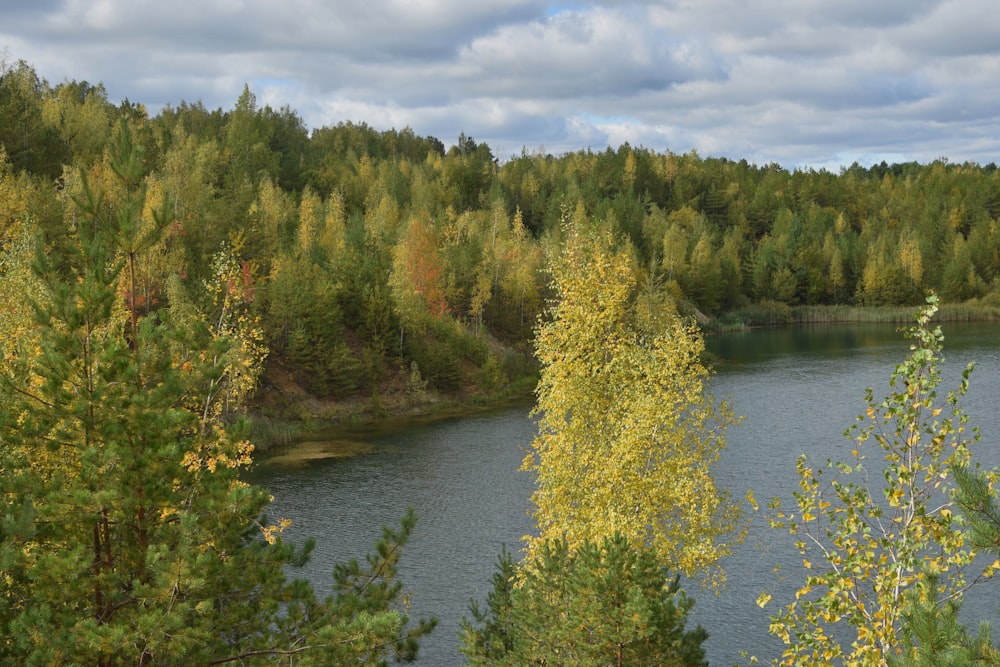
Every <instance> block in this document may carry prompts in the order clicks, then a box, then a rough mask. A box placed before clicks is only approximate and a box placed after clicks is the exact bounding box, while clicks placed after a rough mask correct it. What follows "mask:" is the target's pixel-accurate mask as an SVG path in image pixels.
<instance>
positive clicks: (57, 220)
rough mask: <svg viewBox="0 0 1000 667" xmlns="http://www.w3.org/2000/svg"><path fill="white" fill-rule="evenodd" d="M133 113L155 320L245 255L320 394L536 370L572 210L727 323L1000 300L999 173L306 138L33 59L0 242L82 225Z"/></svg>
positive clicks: (263, 302) (691, 306) (275, 349)
mask: <svg viewBox="0 0 1000 667" xmlns="http://www.w3.org/2000/svg"><path fill="white" fill-rule="evenodd" d="M122 117H123V118H125V119H126V120H127V122H128V123H129V125H130V127H131V130H132V134H133V136H134V138H135V142H136V143H137V144H138V145H141V146H142V147H143V148H144V154H143V174H144V179H145V182H146V184H147V187H148V191H149V199H150V210H152V209H154V208H157V207H161V208H163V210H164V211H165V212H166V214H167V215H168V216H169V218H170V220H169V230H168V233H166V234H164V235H163V237H162V238H161V239H160V240H159V242H158V243H157V244H156V245H155V246H152V247H149V248H145V249H143V251H142V252H143V253H144V254H145V255H146V256H147V261H144V262H142V263H141V266H142V274H141V275H138V276H136V281H137V291H138V293H137V294H136V295H134V297H135V299H136V303H139V304H140V305H141V306H142V307H143V308H144V309H146V311H147V312H152V311H153V310H155V309H156V308H157V307H159V306H160V305H163V304H166V303H168V302H169V294H168V292H169V289H168V285H169V283H170V276H171V275H179V276H181V277H182V278H183V280H184V281H185V282H186V284H188V285H202V284H204V282H205V281H206V280H207V279H209V278H210V274H211V272H212V270H213V269H212V267H213V258H214V257H216V255H217V254H218V253H220V252H223V251H225V252H230V253H232V254H233V255H234V256H235V257H236V258H237V260H238V262H239V263H240V266H241V267H242V268H241V271H242V278H241V280H243V281H245V282H246V285H247V289H248V290H252V292H253V295H254V298H253V309H254V312H255V314H256V315H257V316H259V317H260V318H261V320H262V329H263V336H264V340H263V341H262V344H263V345H264V347H266V349H268V350H269V352H270V356H269V357H268V359H269V362H268V365H269V370H272V371H273V370H274V369H275V368H278V367H281V368H283V369H287V370H289V371H291V372H292V374H294V375H295V376H297V377H298V379H299V381H300V382H301V383H302V384H304V385H305V386H306V388H307V389H308V390H309V391H310V392H311V393H313V394H315V395H320V396H329V397H335V398H336V397H344V396H350V395H365V396H372V395H376V394H377V393H378V392H379V391H380V388H381V389H384V388H385V387H386V386H389V385H393V384H395V385H396V386H397V387H398V386H402V385H405V387H406V388H408V389H409V390H411V391H412V392H417V393H419V391H421V390H422V389H423V388H427V387H429V388H431V389H434V390H439V391H444V392H455V391H458V390H460V389H461V390H469V391H471V392H472V393H473V394H495V393H496V392H498V391H503V390H504V388H505V387H507V386H508V385H509V383H510V382H511V381H512V380H514V379H516V378H518V377H519V376H523V375H525V374H526V373H527V372H528V371H529V370H530V368H529V366H530V364H528V363H527V360H528V357H529V356H530V345H529V343H528V341H529V340H530V338H531V337H532V335H533V331H534V327H535V324H536V322H537V319H538V316H539V314H540V313H541V312H542V309H543V306H544V303H545V301H546V298H547V297H548V296H549V294H548V293H547V291H546V283H547V277H546V276H545V274H544V271H543V263H544V257H545V256H546V253H549V254H551V252H552V251H553V249H554V248H556V247H558V246H559V244H560V235H561V231H560V220H561V219H562V218H563V217H565V216H566V215H567V214H569V215H573V216H575V217H577V218H586V219H590V220H593V221H596V222H595V224H598V225H600V226H602V227H604V228H605V229H606V231H608V232H609V233H610V235H611V237H613V238H616V239H618V243H620V244H621V245H622V246H623V247H625V248H627V249H628V252H629V253H630V254H631V256H632V258H633V264H634V272H635V274H636V277H637V280H638V281H639V283H640V284H642V285H644V289H646V290H647V291H648V292H657V293H660V294H661V295H663V297H664V298H668V299H670V300H671V301H673V302H675V303H677V304H678V307H679V309H680V310H681V312H683V313H686V314H688V315H698V316H699V317H701V316H702V315H704V316H705V317H710V318H715V320H716V321H717V322H723V323H725V322H727V321H728V322H730V323H737V322H744V323H754V322H761V321H764V318H771V319H774V318H778V319H780V318H782V317H787V314H788V308H790V307H795V306H799V305H811V304H859V305H867V306H891V305H916V304H919V303H920V302H921V300H922V298H923V296H924V295H925V294H926V293H927V292H928V291H929V290H934V291H936V292H937V293H938V294H939V295H940V296H941V298H942V300H943V301H944V302H945V303H958V302H967V301H970V300H976V301H978V302H979V303H981V304H988V305H991V306H1000V289H998V288H1000V282H998V275H1000V222H998V220H1000V174H998V173H997V170H996V166H995V165H993V164H989V165H986V166H979V165H975V164H949V163H948V162H947V160H944V159H942V160H939V161H936V162H934V163H932V164H926V165H924V164H917V163H906V164H893V165H887V164H884V163H883V164H881V165H876V166H873V167H871V168H864V167H861V166H859V165H857V164H855V165H852V166H851V167H849V168H846V169H843V170H842V171H841V172H840V173H839V174H833V173H830V172H828V171H818V172H817V171H787V170H785V169H782V168H781V167H780V166H779V165H776V164H768V165H762V166H759V165H753V164H748V163H747V162H746V161H739V162H735V161H732V160H729V159H726V158H702V157H700V156H699V155H697V154H696V153H694V152H692V153H689V154H684V155H677V154H674V153H670V152H662V153H660V152H655V151H653V150H649V149H645V148H636V147H632V146H629V145H627V144H626V145H623V146H620V147H618V148H617V149H611V148H608V149H607V150H604V151H600V152H595V151H592V150H590V149H587V150H581V151H578V152H575V153H570V154H567V155H562V156H558V157H557V156H552V155H546V154H541V153H529V152H527V151H524V152H522V153H521V154H520V155H518V156H515V157H512V158H511V159H509V160H507V161H504V162H501V161H498V159H497V156H495V155H494V154H493V152H492V151H491V149H490V147H489V146H487V145H486V144H483V143H477V142H476V141H475V140H474V139H473V138H472V137H469V136H466V135H465V134H464V133H463V134H460V136H459V139H458V142H457V144H456V145H455V146H452V147H451V148H448V149H447V150H446V149H445V145H444V144H443V143H442V142H441V141H440V140H438V139H437V138H434V137H421V136H417V135H416V134H415V133H414V132H413V131H412V130H410V129H409V128H406V129H402V130H395V129H393V130H388V131H379V130H376V129H374V128H372V127H370V126H368V125H367V124H365V123H364V122H360V123H353V122H342V123H339V124H337V125H336V126H329V127H322V128H317V129H315V130H312V131H309V130H308V129H307V128H306V126H305V124H304V123H303V121H302V119H301V118H300V117H299V116H298V115H297V114H296V112H295V111H294V110H292V109H290V108H287V107H284V108H281V109H277V110H276V109H272V108H271V107H269V106H264V107H263V108H261V107H259V106H258V105H257V102H256V100H255V97H254V95H253V93H252V92H251V91H250V90H249V88H245V89H244V92H243V94H242V95H241V96H240V98H239V99H238V100H237V101H236V104H235V106H234V107H233V108H232V109H230V110H222V109H216V110H209V109H206V108H205V107H204V106H203V105H202V104H201V103H187V102H181V103H180V104H179V105H178V106H176V107H167V108H165V109H163V110H162V111H161V112H160V113H159V114H158V115H156V116H154V117H150V116H149V115H148V114H147V113H146V111H145V109H144V107H143V106H142V105H141V104H138V103H134V102H130V101H128V100H125V101H124V102H122V103H121V104H119V105H117V106H116V105H114V104H112V103H111V102H109V100H108V99H107V93H106V91H105V90H104V88H103V86H102V85H100V84H97V85H93V84H90V83H88V82H86V81H80V82H78V81H67V82H64V83H61V84H58V85H55V86H52V85H50V84H49V83H48V82H47V81H45V80H44V79H42V78H40V77H39V76H38V74H37V73H36V71H35V70H34V68H33V67H32V66H31V65H29V64H27V63H25V62H23V61H21V62H17V63H6V64H4V65H3V67H2V71H0V144H2V146H3V147H4V151H5V160H4V161H5V163H6V165H7V166H6V167H5V170H4V173H3V179H4V181H5V186H4V190H3V191H4V193H5V194H4V197H5V200H4V202H3V207H2V209H0V216H2V218H0V244H2V246H3V248H4V249H7V248H9V247H10V246H11V244H13V243H15V242H16V240H17V239H18V238H19V237H20V236H21V235H24V234H29V235H30V234H34V233H35V232H36V231H37V232H40V233H41V234H43V235H44V237H45V238H46V239H47V242H49V243H55V242H57V241H58V239H59V238H60V237H62V236H63V235H65V233H66V226H67V224H68V223H69V222H70V220H69V217H70V216H71V213H70V208H71V207H70V201H71V199H72V197H73V196H74V195H75V193H78V190H79V187H80V182H81V174H85V175H86V176H87V177H89V178H90V179H91V181H93V182H95V183H100V182H101V180H102V179H105V180H107V178H108V174H109V173H110V170H109V157H108V147H109V146H110V144H111V142H112V140H113V136H114V127H115V125H116V123H117V122H118V119H119V118H122ZM146 216H147V217H148V216H149V213H148V212H147V213H146ZM195 291H197V290H195ZM193 298H198V297H197V295H195V296H194V297H193ZM702 321H703V322H704V321H706V320H705V319H704V318H703V319H702Z"/></svg>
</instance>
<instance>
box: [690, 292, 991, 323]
mask: <svg viewBox="0 0 1000 667" xmlns="http://www.w3.org/2000/svg"><path fill="white" fill-rule="evenodd" d="M998 297H1000V295H998ZM918 308H919V306H916V305H914V306H852V305H833V306H815V305H813V306H789V305H788V304H785V303H779V302H775V301H764V302H761V303H758V304H753V305H750V306H745V307H743V308H740V309H738V310H735V311H732V312H729V313H725V314H723V315H720V316H719V317H718V318H716V319H713V320H712V321H711V323H710V324H709V325H708V327H707V328H708V329H709V330H713V331H727V330H733V329H742V328H746V327H761V326H778V325H782V324H833V323H837V322H874V323H882V322H884V323H886V324H907V323H910V322H912V321H913V318H914V316H915V315H916V312H917V309H918ZM935 319H936V320H937V321H939V322H973V321H988V320H1000V298H997V297H994V295H990V297H987V298H986V299H983V300H970V301H966V302H964V303H951V304H943V305H942V306H941V308H940V310H939V311H938V313H937V315H936V316H935Z"/></svg>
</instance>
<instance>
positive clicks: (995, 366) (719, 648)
mask: <svg viewBox="0 0 1000 667" xmlns="http://www.w3.org/2000/svg"><path fill="white" fill-rule="evenodd" d="M943 329H944V332H945V336H946V338H945V364H944V371H945V373H944V381H943V383H942V386H941V390H942V391H941V394H942V395H944V394H946V393H947V391H948V390H949V389H951V388H953V387H954V386H955V385H956V384H957V382H958V378H959V377H960V373H961V370H962V369H963V368H964V366H965V364H966V363H967V362H968V361H970V360H974V361H976V371H975V372H974V373H973V375H972V382H971V390H970V392H969V395H968V396H967V399H966V400H965V402H964V403H963V405H964V406H965V408H966V410H967V412H968V413H969V414H970V423H971V425H974V426H979V427H980V428H981V430H982V432H983V441H982V442H981V443H980V444H979V445H978V446H977V447H976V449H975V453H974V455H975V457H976V459H977V460H978V461H981V462H982V463H983V464H984V465H986V466H1000V448H998V447H997V437H998V435H997V434H998V433H1000V411H998V410H997V402H998V399H1000V324H996V323H971V324H945V325H944V326H943ZM706 342H707V347H708V349H709V351H710V352H711V353H712V354H713V355H715V357H716V359H717V360H716V362H715V369H716V375H715V376H714V377H713V379H712V381H711V383H710V384H711V386H710V389H711V391H712V393H713V394H715V396H716V397H717V398H727V399H729V400H731V401H732V403H733V405H734V408H735V410H736V412H737V413H738V414H741V415H743V416H744V419H743V422H742V423H741V424H740V425H739V426H736V427H733V428H732V429H730V431H729V436H728V441H729V447H728V449H727V450H726V452H725V453H724V455H723V457H722V459H721V461H720V463H719V466H718V469H717V471H716V474H717V477H718V478H719V480H720V481H721V482H722V483H723V484H724V485H726V486H728V487H729V488H730V489H731V491H732V492H733V495H734V497H736V498H742V497H744V495H745V494H746V491H747V490H748V489H752V490H753V491H754V494H755V495H756V497H757V499H758V501H760V502H761V504H762V506H764V505H766V500H767V499H769V498H771V497H773V496H779V497H781V498H782V499H783V500H784V501H785V502H786V504H787V503H789V502H791V493H792V491H794V490H795V489H796V488H797V487H796V484H797V477H796V475H795V459H796V457H797V456H798V455H799V454H800V453H805V454H807V455H808V456H809V457H810V459H811V460H812V461H814V462H815V464H817V465H822V464H823V463H824V462H825V461H826V459H828V458H846V457H847V456H849V452H850V450H851V449H852V447H853V445H852V444H851V441H850V440H848V439H846V438H844V437H843V435H842V434H843V432H844V430H845V429H847V428H848V427H849V426H851V425H852V424H853V423H854V420H855V417H856V416H857V415H858V414H860V413H861V412H862V411H863V409H864V391H865V388H866V387H869V386H871V387H874V388H875V395H876V397H880V396H883V395H885V393H886V392H887V390H888V380H889V376H890V374H891V372H892V369H893V367H894V366H895V365H896V364H897V363H899V362H900V361H902V360H903V358H904V357H905V356H906V354H907V345H908V343H907V342H906V341H905V340H904V339H903V338H902V336H901V335H900V334H899V333H897V332H896V329H895V327H894V326H892V325H872V324H866V325H825V326H802V327H794V328H792V327H788V328H777V329H759V330H753V331H748V332H739V333H729V334H723V335H718V336H711V337H709V338H708V339H707V341H706ZM530 407H531V406H530V405H520V406H516V407H513V408H510V407H508V408H506V409H503V410H500V411H496V412H491V413H483V414H478V415H474V416H471V417H466V418H462V419H459V420H453V421H447V422H439V423H431V424H422V425H412V426H411V427H408V428H405V429H399V430H395V431H390V432H365V431H361V432H356V433H338V434H337V437H338V438H345V439H349V440H351V441H353V442H355V443H361V445H360V446H357V448H358V449H359V450H360V451H361V452H362V453H360V454H357V455H354V456H351V457H346V458H340V459H326V460H319V461H315V462H312V463H310V464H308V465H305V466H296V467H288V466H264V467H262V468H261V469H259V470H258V471H256V472H255V474H254V478H253V481H255V482H257V483H260V484H263V485H265V486H267V487H268V488H269V489H270V490H271V492H272V493H273V494H274V504H273V507H272V516H275V517H277V516H281V517H287V518H290V519H292V521H293V522H294V523H293V526H292V528H290V529H289V530H288V531H287V533H286V534H287V536H288V537H289V538H290V539H292V540H301V539H302V538H304V537H307V536H314V537H316V539H317V547H316V550H315V552H314V555H313V559H312V561H311V562H310V563H309V564H308V565H307V566H306V568H304V569H303V571H302V572H300V573H299V576H304V577H306V578H308V579H310V580H311V581H312V582H313V584H314V586H315V587H316V588H317V590H318V591H319V592H320V593H322V594H326V593H328V592H329V591H330V572H331V571H332V567H333V563H334V562H336V561H338V560H344V559H347V558H351V557H360V556H363V555H364V554H365V553H367V552H368V551H369V550H370V549H371V548H372V546H373V545H374V543H375V541H376V540H377V539H378V537H379V536H380V533H381V526H382V525H383V524H391V525H396V524H397V523H398V520H399V518H400V517H402V515H403V513H404V512H405V510H406V508H407V507H408V506H411V505H412V506H413V507H414V508H415V509H416V511H417V514H418V516H419V522H418V524H417V527H416V530H415V531H414V534H413V536H412V538H411V541H410V543H409V544H408V545H407V548H406V550H405V552H404V556H403V559H402V561H401V564H400V576H401V579H402V581H403V582H404V585H405V587H406V590H408V591H409V592H410V593H411V595H412V597H411V603H412V606H411V609H410V612H411V616H413V617H420V616H430V615H434V616H437V617H438V618H439V619H440V623H439V625H438V627H437V629H436V630H435V631H434V633H433V634H432V635H431V636H430V637H428V638H427V639H425V640H424V642H423V643H422V644H421V653H420V659H419V660H418V664H421V665H435V666H436V665H441V666H448V665H461V664H463V663H464V659H463V656H462V655H461V654H460V653H459V652H458V637H457V631H458V622H459V620H460V618H461V617H462V616H463V615H465V614H467V611H468V603H469V600H470V599H471V598H477V599H480V600H483V599H484V598H485V596H486V593H487V592H488V591H489V589H490V578H491V576H492V574H493V571H494V565H495V563H496V557H497V554H498V553H499V551H500V549H501V546H502V545H504V544H506V545H507V547H508V548H509V549H511V550H512V551H516V550H518V549H519V548H520V539H521V537H522V536H523V535H525V534H527V533H528V532H530V531H531V529H532V522H531V519H530V517H529V516H528V510H529V503H528V498H529V496H530V494H531V491H532V480H531V478H530V476H529V475H528V474H527V473H522V472H518V468H519V466H520V463H521V460H522V459H523V457H524V455H525V453H526V448H527V447H528V446H529V444H530V442H531V440H532V438H533V436H534V433H535V424H534V422H533V421H532V420H531V418H530V416H529V412H530ZM800 562H801V560H800V558H799V557H798V555H797V553H796V552H795V551H794V549H793V548H792V546H791V539H790V538H789V536H788V535H787V533H781V532H779V531H775V530H772V529H770V528H769V527H767V521H766V516H764V515H763V514H762V515H761V516H756V517H753V518H752V523H751V532H750V537H749V538H748V539H747V541H746V542H745V543H744V544H743V545H740V546H739V547H737V549H736V552H735V553H734V555H733V556H732V557H730V558H729V559H727V560H726V561H725V563H724V564H725V567H726V571H727V577H728V585H727V587H726V588H725V589H724V590H723V591H722V592H721V593H720V594H718V595H714V594H712V593H710V592H707V591H703V590H701V589H700V588H699V587H698V585H697V584H694V583H688V584H687V585H686V586H685V588H686V590H687V592H688V593H689V594H691V595H692V596H693V597H694V598H695V600H696V605H695V608H694V610H693V612H692V619H693V622H697V623H701V624H702V625H703V626H704V627H705V628H706V629H707V630H708V631H709V633H710V638H709V640H708V641H707V642H706V648H707V652H708V659H709V661H710V663H711V664H712V665H731V664H735V663H740V664H743V663H745V660H744V659H743V658H741V651H747V652H748V653H749V654H751V655H756V656H758V657H759V658H762V659H767V658H772V657H775V656H776V655H778V654H779V653H780V651H781V644H780V643H779V642H777V641H776V640H774V639H773V638H771V637H770V635H768V633H767V625H768V615H769V614H770V613H773V611H774V610H775V609H776V608H777V607H776V604H778V603H779V602H781V601H783V600H786V599H788V597H789V596H790V594H791V593H790V591H793V590H794V589H795V588H796V587H797V585H798V584H800V583H801V581H802V576H801V573H800V572H797V568H798V566H799V563H800ZM776 564H781V565H782V570H781V573H780V574H775V573H774V571H773V570H774V566H775V565H776ZM994 585H995V584H992V583H989V584H987V585H986V586H983V587H980V588H979V589H977V590H974V591H973V592H972V593H971V594H970V596H969V597H968V598H967V602H966V606H965V609H964V610H963V611H964V615H965V617H966V620H974V621H977V620H978V619H981V618H990V619H991V618H994V617H995V616H996V612H997V609H996V607H997V602H996V600H997V598H996V589H995V588H993V586H994ZM764 591H767V592H769V593H771V594H772V595H774V600H773V601H772V602H771V604H770V605H769V608H768V609H767V610H761V609H760V608H758V607H757V605H756V604H755V600H756V598H757V596H758V595H759V594H760V593H761V592H764Z"/></svg>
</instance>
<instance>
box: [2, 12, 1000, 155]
mask: <svg viewBox="0 0 1000 667" xmlns="http://www.w3.org/2000/svg"><path fill="white" fill-rule="evenodd" d="M0 16H2V20H0V58H2V60H3V61H5V62H6V63H7V64H8V65H9V64H10V63H13V62H17V61H18V60H25V61H27V62H28V63H29V64H31V65H33V66H34V67H35V69H36V71H37V72H38V74H39V75H40V76H41V77H43V78H45V79H46V80H47V81H48V83H49V84H50V85H53V86H54V85H57V84H59V83H61V82H63V81H72V80H75V81H84V80H85V81H89V82H90V83H92V84H93V83H98V82H100V83H103V84H104V86H105V88H106V90H107V92H108V98H109V99H110V100H111V101H112V102H115V103H117V102H119V101H121V100H122V99H123V98H128V99H130V100H131V101H133V102H141V103H143V104H144V105H145V106H146V108H147V110H148V111H149V112H150V113H151V114H154V115H155V114H156V113H158V112H159V111H160V110H161V109H162V108H163V107H164V105H168V104H169V105H171V106H177V105H178V104H179V103H180V102H182V101H186V102H188V103H194V102H201V103H203V104H204V105H205V106H206V107H208V108H209V109H216V108H222V109H224V110H228V109H232V108H233V107H234V106H235V104H236V101H237V100H238V99H239V96H240V94H241V92H242V91H243V88H244V85H248V86H249V87H250V90H251V92H253V93H254V94H255V95H256V98H257V104H258V106H264V105H270V106H271V107H272V108H275V109H279V108H282V107H285V106H288V107H290V108H291V109H292V110H293V111H295V112H296V113H297V114H298V115H299V116H300V117H301V118H302V120H303V121H304V122H305V123H306V125H307V127H309V128H317V127H323V126H330V125H336V124H337V123H339V122H342V121H351V122H356V123H359V122H365V123H367V124H368V125H370V126H372V127H374V128H376V129H379V130H387V129H390V128H396V129H403V128H405V127H409V128H411V129H412V130H413V131H414V132H415V133H416V134H418V135H431V136H434V137H437V138H438V139H440V140H441V141H442V142H444V144H445V145H446V146H450V145H452V144H454V143H456V141H457V138H458V136H459V133H462V132H464V133H465V134H466V135H467V136H471V137H474V138H475V139H476V140H477V141H485V142H487V143H488V144H489V145H490V147H491V148H492V149H493V153H494V155H495V156H496V157H498V158H500V159H501V160H503V159H506V158H509V157H512V156H516V155H520V154H521V153H522V152H523V151H527V152H528V153H536V152H544V153H551V154H553V155H560V154H562V153H565V152H568V151H575V150H580V149H587V148H589V149H592V150H594V151H600V150H604V149H605V148H607V147H608V146H611V147H612V148H617V147H618V146H620V145H621V144H622V143H624V142H628V143H630V144H631V145H633V146H642V147H645V148H647V149H651V150H655V151H657V152H665V151H671V152H673V153H687V152H689V151H692V150H694V151H697V153H698V154H699V155H701V156H702V157H726V158H730V159H733V160H740V159H746V160H748V161H749V162H753V163H756V164H761V165H762V164H767V163H771V162H775V163H778V164H780V165H782V166H783V167H785V168H787V169H820V168H827V169H830V170H837V169H839V168H840V167H843V166H847V165H850V164H852V163H853V162H858V163H860V164H862V165H865V166H867V165H870V164H873V163H877V162H880V161H882V160H885V161H887V162H889V163H892V162H904V161H910V160H916V161H919V162H931V161H933V160H936V159H939V158H947V159H949V160H950V161H952V162H966V161H970V162H978V163H980V164H986V163H989V162H1000V12H998V11H997V6H996V0H661V1H659V2H627V1H620V2H612V1H603V2H602V1H598V2H571V1H568V2H549V1H545V0H197V2H195V1H192V0H171V1H166V0H0Z"/></svg>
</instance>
